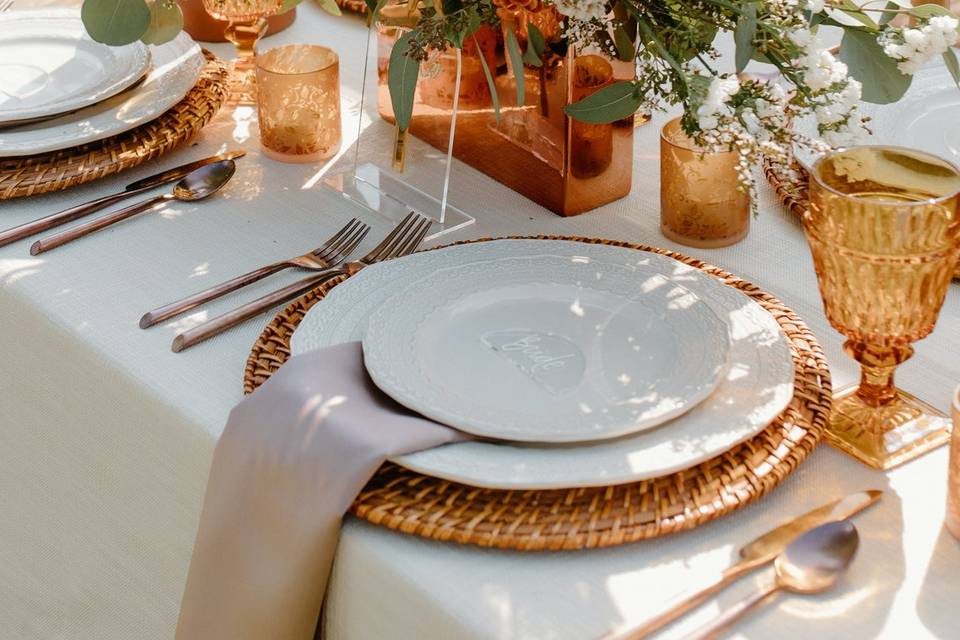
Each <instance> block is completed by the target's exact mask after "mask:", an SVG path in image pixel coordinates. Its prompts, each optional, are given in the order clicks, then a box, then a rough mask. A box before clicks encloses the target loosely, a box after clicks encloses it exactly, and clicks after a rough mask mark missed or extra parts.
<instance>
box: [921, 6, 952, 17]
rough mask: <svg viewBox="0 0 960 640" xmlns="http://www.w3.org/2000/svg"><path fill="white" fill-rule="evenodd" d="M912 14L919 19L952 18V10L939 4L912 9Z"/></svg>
mask: <svg viewBox="0 0 960 640" xmlns="http://www.w3.org/2000/svg"><path fill="white" fill-rule="evenodd" d="M910 14H911V15H914V16H916V17H918V18H933V17H934V16H952V15H953V14H952V13H950V10H949V9H947V8H946V7H941V6H940V5H938V4H921V5H919V6H916V7H911V8H910Z"/></svg>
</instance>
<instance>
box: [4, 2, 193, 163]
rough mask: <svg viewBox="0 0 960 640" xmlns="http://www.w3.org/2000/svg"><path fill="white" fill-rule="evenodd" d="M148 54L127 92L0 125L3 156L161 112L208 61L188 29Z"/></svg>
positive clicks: (125, 127)
mask: <svg viewBox="0 0 960 640" xmlns="http://www.w3.org/2000/svg"><path fill="white" fill-rule="evenodd" d="M15 13H19V12H15ZM0 16H3V14H0ZM0 19H2V18H0ZM0 28H3V27H2V24H0ZM150 55H151V59H152V67H151V69H150V72H149V73H148V74H147V77H146V78H145V79H144V80H143V82H141V83H140V84H138V85H137V86H135V87H132V88H131V89H130V90H129V91H124V92H122V93H120V94H117V95H115V96H112V97H110V98H107V99H106V100H103V101H101V102H98V103H97V104H94V105H91V106H89V107H86V108H84V109H80V110H79V111H74V112H73V113H68V114H66V115H63V116H60V117H57V118H53V119H50V120H43V121H42V122H37V123H32V124H24V125H20V126H14V127H11V128H8V129H3V130H0V158H4V157H18V156H29V155H33V154H35V153H46V152H48V151H58V150H60V149H68V148H70V147H75V146H78V145H81V144H86V143H88V142H95V141H97V140H102V139H104V138H109V137H110V136H113V135H117V134H118V133H123V132H124V131H129V130H130V129H133V128H134V127H138V126H140V125H141V124H144V123H146V122H149V121H151V120H153V119H155V118H157V117H158V116H160V115H161V114H162V113H163V112H164V111H166V110H167V109H169V108H170V107H172V106H173V105H175V104H177V103H178V102H180V101H181V100H182V99H183V97H184V96H185V95H187V92H189V91H190V89H192V88H193V87H194V85H196V84H197V80H198V79H199V78H200V73H201V72H202V71H203V65H204V63H205V60H204V57H203V53H202V52H201V51H200V47H199V46H198V45H197V43H195V42H194V41H193V40H192V39H191V38H190V36H188V35H187V34H186V33H181V34H180V35H178V36H177V37H176V38H174V39H173V40H171V41H170V42H167V43H166V44H162V45H159V46H151V47H150Z"/></svg>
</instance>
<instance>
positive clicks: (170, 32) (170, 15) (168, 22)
mask: <svg viewBox="0 0 960 640" xmlns="http://www.w3.org/2000/svg"><path fill="white" fill-rule="evenodd" d="M182 29H183V13H182V12H181V11H180V5H179V4H177V2H176V0H155V1H154V3H153V4H152V5H150V26H149V27H147V31H146V32H145V33H144V34H143V35H142V36H140V41H141V42H144V43H145V44H163V43H164V42H169V41H170V40H173V39H174V38H176V37H177V34H179V33H180V31H181V30H182Z"/></svg>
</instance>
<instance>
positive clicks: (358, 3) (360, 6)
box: [337, 0, 367, 14]
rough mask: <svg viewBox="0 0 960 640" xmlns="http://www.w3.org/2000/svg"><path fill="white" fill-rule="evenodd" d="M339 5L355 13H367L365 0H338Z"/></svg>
mask: <svg viewBox="0 0 960 640" xmlns="http://www.w3.org/2000/svg"><path fill="white" fill-rule="evenodd" d="M337 6H338V7H340V8H341V9H345V10H346V11H352V12H354V13H364V14H365V13H367V3H366V2H364V1H363V0H337Z"/></svg>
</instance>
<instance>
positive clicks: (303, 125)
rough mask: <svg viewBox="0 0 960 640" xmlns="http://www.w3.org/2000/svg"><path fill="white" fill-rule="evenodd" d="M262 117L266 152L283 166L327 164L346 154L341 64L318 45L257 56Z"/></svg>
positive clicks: (330, 52)
mask: <svg viewBox="0 0 960 640" xmlns="http://www.w3.org/2000/svg"><path fill="white" fill-rule="evenodd" d="M257 83H258V85H259V91H258V96H257V113H258V116H259V120H260V143H261V145H262V146H263V153H264V154H265V155H266V156H268V157H270V158H273V159H275V160H281V161H283V162H317V161H320V160H326V159H327V158H330V157H331V156H333V155H334V154H335V153H336V152H337V151H338V150H339V149H340V138H341V131H340V63H339V59H338V58H337V54H336V53H334V52H333V51H331V50H330V49H328V48H326V47H321V46H317V45H299V44H296V45H286V46H282V47H276V48H273V49H268V50H267V51H264V52H262V53H260V55H258V56H257Z"/></svg>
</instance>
